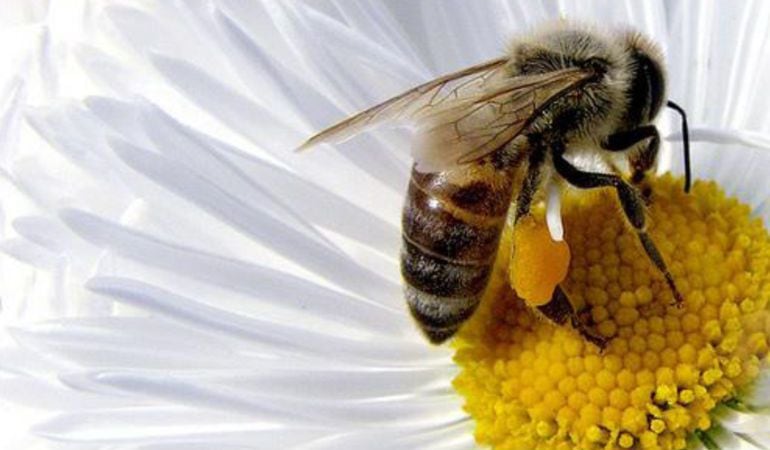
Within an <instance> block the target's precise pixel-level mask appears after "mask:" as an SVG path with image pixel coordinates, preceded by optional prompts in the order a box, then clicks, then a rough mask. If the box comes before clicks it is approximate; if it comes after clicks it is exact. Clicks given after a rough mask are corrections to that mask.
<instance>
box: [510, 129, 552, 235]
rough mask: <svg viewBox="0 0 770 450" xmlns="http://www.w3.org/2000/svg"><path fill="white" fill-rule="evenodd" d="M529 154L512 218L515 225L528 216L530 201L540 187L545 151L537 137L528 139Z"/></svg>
mask: <svg viewBox="0 0 770 450" xmlns="http://www.w3.org/2000/svg"><path fill="white" fill-rule="evenodd" d="M530 144H531V147H532V148H531V153H530V154H529V161H528V167H527V174H526V175H525V176H524V181H522V183H521V188H520V189H519V193H518V195H517V196H516V211H515V212H514V216H513V223H514V224H516V223H518V222H519V219H521V218H522V217H524V216H527V215H529V210H530V208H531V207H532V199H533V198H534V197H535V193H536V192H537V189H538V188H539V187H540V176H541V174H542V169H543V163H544V162H545V154H546V149H545V147H544V146H543V145H542V141H541V139H540V138H539V137H530Z"/></svg>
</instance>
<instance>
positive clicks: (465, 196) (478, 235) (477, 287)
mask: <svg viewBox="0 0 770 450" xmlns="http://www.w3.org/2000/svg"><path fill="white" fill-rule="evenodd" d="M513 178H514V170H513V169H500V168H499V167H495V166H494V165H493V164H492V163H491V160H490V159H485V160H482V161H480V162H478V163H474V164H469V165H464V166H461V167H458V168H456V169H453V170H450V171H446V172H440V173H421V172H418V171H417V170H414V169H413V170H412V177H411V180H410V183H409V190H408V192H407V197H406V204H405V205H404V212H403V217H402V226H403V248H402V251H401V273H402V275H403V277H404V280H405V281H406V289H405V294H406V300H407V303H408V305H409V309H410V311H411V313H412V316H413V317H414V318H415V320H416V321H417V322H418V324H419V325H420V327H421V329H422V330H423V332H424V333H425V335H426V336H427V337H428V339H429V340H430V341H431V342H433V343H435V344H438V343H441V342H444V341H445V340H446V339H448V338H449V337H451V336H452V335H453V334H454V333H455V332H456V331H457V330H458V329H459V327H460V325H461V324H462V323H463V322H464V321H465V320H466V319H468V318H469V317H470V316H471V314H473V312H474V311H475V309H476V307H477V306H478V303H479V300H480V299H481V295H482V294H483V292H484V288H485V287H486V285H487V281H488V279H489V275H490V272H491V269H492V264H493V263H494V260H495V255H496V253H497V246H498V243H499V240H500V235H501V233H502V230H503V226H504V225H505V220H506V215H507V212H508V207H509V206H510V202H511V191H512V186H513Z"/></svg>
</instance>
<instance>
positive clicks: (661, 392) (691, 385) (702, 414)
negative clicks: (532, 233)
mask: <svg viewBox="0 0 770 450" xmlns="http://www.w3.org/2000/svg"><path fill="white" fill-rule="evenodd" d="M652 183H653V185H652V187H653V192H654V194H653V201H652V204H651V206H650V208H649V217H650V226H649V231H650V233H651V235H652V236H653V238H654V239H655V240H656V243H657V244H658V246H659V248H660V250H661V253H662V254H663V256H664V258H665V259H666V261H667V262H668V264H669V267H670V269H671V272H672V273H673V274H674V277H675V279H676V281H677V284H678V287H679V289H680V291H681V292H682V294H683V295H684V297H685V303H684V305H683V307H682V308H676V307H673V306H670V305H671V304H672V303H673V298H672V295H671V292H670V290H669V289H668V287H667V285H666V284H665V282H664V280H663V279H662V278H661V277H660V275H659V274H658V272H657V271H656V270H655V269H654V268H653V267H651V264H650V262H649V260H648V259H647V258H646V257H645V256H644V253H643V250H642V249H641V247H640V245H639V244H638V242H637V241H636V239H635V236H634V235H633V233H632V232H630V231H628V229H627V227H626V226H625V224H624V223H623V219H622V214H621V213H620V211H619V207H618V205H617V202H616V201H615V199H614V197H613V196H612V193H611V192H598V193H596V194H595V195H588V196H586V195H581V196H575V197H568V198H567V199H565V204H564V224H565V230H566V235H565V240H566V241H567V242H568V243H569V245H570V247H571V252H572V261H571V264H570V269H569V275H568V277H567V280H566V281H565V284H564V288H565V290H566V291H567V292H568V294H569V295H570V298H571V299H572V301H573V303H574V304H575V306H576V307H577V308H578V309H581V310H582V311H583V317H584V319H585V320H586V321H588V322H589V323H590V324H591V326H592V327H593V328H594V329H595V330H596V331H597V332H598V333H600V334H602V335H604V336H607V337H613V340H612V341H611V343H610V345H609V347H608V348H607V349H606V351H604V352H603V353H600V352H599V351H598V350H597V349H596V348H595V347H594V346H592V345H591V344H588V343H586V342H584V341H583V339H582V338H581V337H580V336H579V335H578V334H577V333H576V332H575V331H574V330H572V329H570V328H565V327H556V326H554V325H552V324H550V323H549V322H546V321H544V320H541V319H540V318H539V317H538V316H537V315H536V313H534V312H533V311H532V310H531V309H530V308H528V307H527V306H525V305H524V303H523V302H522V301H521V300H520V299H518V298H517V297H516V295H515V293H514V292H513V291H512V290H511V289H510V287H509V283H508V279H509V278H510V274H509V267H508V261H507V259H508V255H509V253H510V249H509V248H507V247H509V246H510V237H509V233H508V234H507V235H506V236H505V237H504V239H503V243H502V245H501V249H500V252H499V255H498V263H497V265H496V272H495V275H494V277H493V280H492V281H491V284H490V287H489V288H488V290H487V294H486V296H485V299H484V301H483V303H482V305H481V307H480V310H479V312H478V313H477V314H476V315H475V316H474V318H473V319H472V320H471V321H470V322H469V323H468V324H467V325H466V326H465V327H464V328H463V329H462V330H461V331H460V334H459V338H458V339H457V340H456V345H457V353H456V357H455V360H456V362H457V363H458V364H459V365H460V367H461V368H462V371H461V373H460V374H459V375H458V376H457V378H456V379H455V381H454V386H455V388H456V389H457V390H458V392H460V393H461V394H462V395H463V396H464V397H465V400H466V403H465V408H466V410H467V411H468V412H469V413H470V415H471V416H472V417H473V418H474V419H475V422H476V431H475V435H476V440H477V441H478V442H479V443H480V444H485V445H490V446H492V447H493V448H495V449H565V450H566V449H573V448H581V449H589V450H590V449H628V448H636V449H666V450H668V449H683V448H685V447H686V446H687V440H688V439H691V438H692V437H693V436H694V435H695V434H697V433H700V432H706V431H708V430H709V429H710V428H711V426H712V415H711V413H712V412H713V410H714V408H715V407H716V406H718V405H720V404H722V403H725V402H727V401H729V400H732V399H735V398H736V397H737V396H738V395H739V392H742V391H743V390H745V388H746V387H747V386H749V385H750V383H751V381H753V380H754V379H755V378H756V377H757V375H758V374H759V371H760V370H761V369H762V368H763V367H764V366H765V365H766V364H767V361H768V357H767V354H768V333H770V314H768V300H770V238H768V234H767V232H766V230H765V229H764V227H763V225H762V223H761V221H760V220H759V219H754V218H751V216H750V211H749V208H748V207H747V206H745V205H742V204H740V203H739V202H738V201H737V200H735V199H731V198H728V197H726V196H725V195H724V193H723V192H722V191H721V190H720V189H719V188H718V186H717V185H716V184H714V183H705V182H699V183H696V184H695V186H694V188H693V191H692V193H691V194H689V195H688V194H685V193H683V192H682V191H681V180H678V179H675V178H673V177H670V176H666V177H662V178H659V179H656V180H653V182H652Z"/></svg>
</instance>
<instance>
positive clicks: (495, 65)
mask: <svg viewBox="0 0 770 450" xmlns="http://www.w3.org/2000/svg"><path fill="white" fill-rule="evenodd" d="M506 61H507V58H499V59H493V60H491V61H487V62H484V63H481V64H478V65H475V66H472V67H468V68H466V69H463V70H460V71H458V72H455V73H451V74H449V75H445V76H443V77H440V78H437V79H435V80H433V81H429V82H427V83H425V84H422V85H420V86H417V87H416V88H413V89H410V90H408V91H406V92H404V93H403V94H401V95H398V96H396V97H393V98H391V99H390V100H388V101H386V102H383V103H380V104H379V105H376V106H373V107H371V108H369V109H367V110H366V111H363V112H360V113H358V114H356V115H354V116H351V117H348V118H347V119H345V120H343V121H342V122H339V123H337V124H336V125H333V126H331V127H329V128H327V129H325V130H323V131H321V132H320V133H318V134H316V135H315V136H313V137H311V138H310V139H308V140H307V141H305V143H304V144H302V145H301V146H300V147H298V148H297V150H304V149H307V148H310V147H313V146H315V145H317V144H320V143H323V142H326V143H335V142H342V141H345V140H347V139H349V138H351V137H353V136H354V135H356V134H358V133H361V132H362V131H364V130H366V129H367V128H370V127H373V126H375V125H378V124H381V123H383V122H398V121H408V122H413V121H415V120H416V119H417V118H419V117H421V116H423V115H424V114H426V113H429V112H431V111H432V110H434V109H435V108H439V107H441V105H444V104H446V103H448V102H452V101H456V100H457V99H458V98H464V97H467V96H469V95H472V94H474V93H478V92H481V91H482V88H483V86H484V85H485V84H486V83H487V82H488V81H489V79H490V78H493V76H494V75H495V74H497V73H499V69H500V68H501V67H502V66H503V65H504V64H505V62H506Z"/></svg>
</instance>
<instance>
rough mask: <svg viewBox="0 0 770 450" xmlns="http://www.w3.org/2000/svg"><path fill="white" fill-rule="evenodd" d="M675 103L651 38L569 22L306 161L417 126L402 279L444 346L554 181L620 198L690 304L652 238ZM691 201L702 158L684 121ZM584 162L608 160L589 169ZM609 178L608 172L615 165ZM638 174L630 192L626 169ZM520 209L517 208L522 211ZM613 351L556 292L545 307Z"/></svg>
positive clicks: (358, 126) (425, 326) (383, 111)
mask: <svg viewBox="0 0 770 450" xmlns="http://www.w3.org/2000/svg"><path fill="white" fill-rule="evenodd" d="M665 98H666V74H665V69H664V63H663V57H662V53H661V52H660V50H659V48H658V47H657V46H656V45H655V44H654V43H653V42H652V41H651V40H649V39H648V38H646V37H644V36H643V35H641V34H640V33H638V32H634V31H626V30H600V29H597V28H593V27H589V26H585V25H579V24H573V23H569V22H566V23H565V22H560V23H559V24H556V25H551V26H546V27H543V28H541V29H539V30H537V31H534V32H533V33H531V34H528V35H523V36H520V37H517V38H514V39H513V41H512V43H511V45H510V47H509V49H508V52H507V54H506V55H505V56H504V57H501V58H498V59H494V60H491V61H487V62H484V63H482V64H478V65H475V66H472V67H469V68H466V69H463V70H460V71H458V72H455V73H452V74H449V75H446V76H442V77H440V78H437V79H435V80H433V81H430V82H428V83H425V84H423V85H420V86H418V87H415V88H413V89H411V90H409V91H406V92H405V93H403V94H401V95H399V96H397V97H394V98H392V99H390V100H388V101H386V102H384V103H381V104H379V105H377V106H374V107H372V108H369V109H367V110H365V111H363V112H361V113H359V114H357V115H354V116H352V117H350V118H348V119H345V120H343V121H342V122H340V123H338V124H336V125H334V126H332V127H330V128H328V129H326V130H324V131H322V132H320V133H319V134H317V135H315V136H313V137H311V138H310V139H309V140H308V141H306V142H305V143H304V144H303V145H302V146H301V147H300V149H304V148H308V147H311V146H314V145H316V144H319V143H322V142H326V143H333V142H339V141H343V140H346V139H348V138H350V137H352V136H353V135H355V134H358V133H360V132H362V131H364V130H365V129H368V128H370V127H372V126H375V125H378V124H382V123H384V122H402V123H403V122H406V123H408V124H411V125H413V126H415V128H416V134H415V138H414V141H413V149H412V150H413V152H412V153H413V155H414V158H415V164H414V165H413V168H412V173H411V179H410V182H409V188H408V191H407V195H406V201H405V205H404V208H403V216H402V228H403V233H402V236H403V246H402V250H401V273H402V276H403V278H404V281H405V297H406V301H407V304H408V306H409V309H410V311H411V314H412V316H413V317H414V318H415V319H416V321H417V323H418V325H419V326H420V328H421V329H422V331H423V333H424V334H425V336H426V337H427V338H428V339H429V340H430V342H432V343H434V344H440V343H442V342H444V341H446V340H447V339H448V338H450V337H451V336H453V335H454V334H455V332H456V331H457V330H458V329H459V327H460V326H461V325H462V324H463V322H465V321H466V320H467V319H468V318H469V317H471V315H472V314H473V313H474V311H475V310H476V307H477V306H478V304H479V301H480V298H481V296H482V294H483V292H484V290H485V288H486V285H487V283H488V280H489V277H490V272H491V268H492V264H493V262H494V260H495V257H496V253H497V247H498V244H499V240H500V236H501V233H502V230H503V227H504V226H505V224H506V219H507V217H508V216H509V209H511V212H510V215H511V216H512V219H511V220H512V222H513V224H514V226H515V224H516V223H517V222H518V221H519V220H520V219H521V218H522V217H525V216H527V215H528V214H530V209H531V206H532V204H533V202H534V201H535V200H536V199H537V198H539V196H540V195H541V193H542V192H543V191H544V190H545V188H546V186H548V185H549V183H566V184H567V185H570V186H573V187H575V188H578V189H592V188H601V187H611V188H614V189H615V191H616V193H617V197H618V199H619V201H620V204H621V206H622V210H623V213H624V215H625V218H626V219H627V223H628V225H629V226H630V227H631V228H632V229H633V230H634V231H635V232H636V235H637V236H638V239H639V241H640V243H641V245H642V247H643V249H644V251H645V252H646V254H647V256H648V257H649V259H650V261H651V262H652V264H654V266H655V267H656V268H657V270H658V271H660V273H661V274H662V275H663V277H664V278H665V280H666V283H667V284H668V286H669V288H670V290H671V292H672V294H673V298H674V299H675V303H676V304H677V305H681V303H682V301H683V299H682V296H681V294H680V293H679V290H678V289H677V287H676V283H675V281H674V278H673V277H672V275H671V273H670V272H669V270H668V268H667V266H666V263H665V261H664V259H663V258H662V256H661V254H660V252H659V251H658V249H657V247H656V245H655V243H654V242H653V240H652V239H651V238H650V236H649V235H648V234H647V232H646V231H645V210H644V208H645V201H646V196H645V195H644V194H643V189H642V187H643V185H644V178H645V174H646V173H648V172H649V171H650V170H651V169H652V168H653V166H654V165H655V161H656V158H657V154H658V148H659V145H660V136H659V133H658V130H657V128H656V127H655V125H654V124H653V121H654V120H655V118H656V116H657V115H658V113H659V112H660V110H661V108H662V106H663V105H664V101H665ZM668 106H670V107H672V108H674V109H676V110H677V111H678V112H680V114H682V119H683V132H684V133H685V156H686V159H685V167H686V182H685V185H686V187H685V189H686V190H689V184H690V171H689V158H688V155H689V149H688V146H687V139H686V118H685V116H684V112H683V111H682V110H681V108H679V107H678V106H677V105H676V104H674V103H673V102H670V101H669V102H668ZM579 152H582V154H583V155H585V154H588V155H589V156H591V157H592V159H594V160H597V161H599V162H602V163H603V164H602V167H603V168H602V169H601V170H594V171H589V170H585V169H583V168H580V167H578V166H577V165H576V164H575V163H573V162H572V161H571V159H570V158H571V157H572V155H574V154H577V153H579ZM604 166H606V167H604ZM619 167H620V168H623V169H626V170H627V171H628V172H630V180H629V181H626V179H625V178H624V176H623V175H622V173H621V169H620V168H619ZM512 204H513V205H514V207H513V208H511V205H512ZM538 310H539V312H540V313H542V314H543V315H544V316H545V317H547V318H548V319H550V320H552V321H553V322H555V323H557V324H560V325H562V324H565V323H566V322H567V320H569V321H570V322H571V324H572V326H574V327H575V328H576V329H577V330H578V331H579V332H580V333H581V334H582V335H583V336H584V337H585V338H586V339H587V340H589V341H590V342H593V343H594V344H596V345H597V346H599V347H602V348H603V347H604V346H605V345H606V343H607V338H604V337H601V336H598V335H596V334H594V333H593V332H592V331H591V330H590V329H589V327H588V325H587V324H585V323H583V321H581V319H580V317H579V314H578V313H577V312H576V310H575V308H574V307H573V306H572V304H571V303H570V301H569V299H568V298H567V295H566V294H565V292H564V290H563V289H562V288H561V287H560V286H557V287H556V288H555V289H554V293H553V296H552V298H551V300H550V302H548V303H546V304H545V305H542V306H539V307H538Z"/></svg>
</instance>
